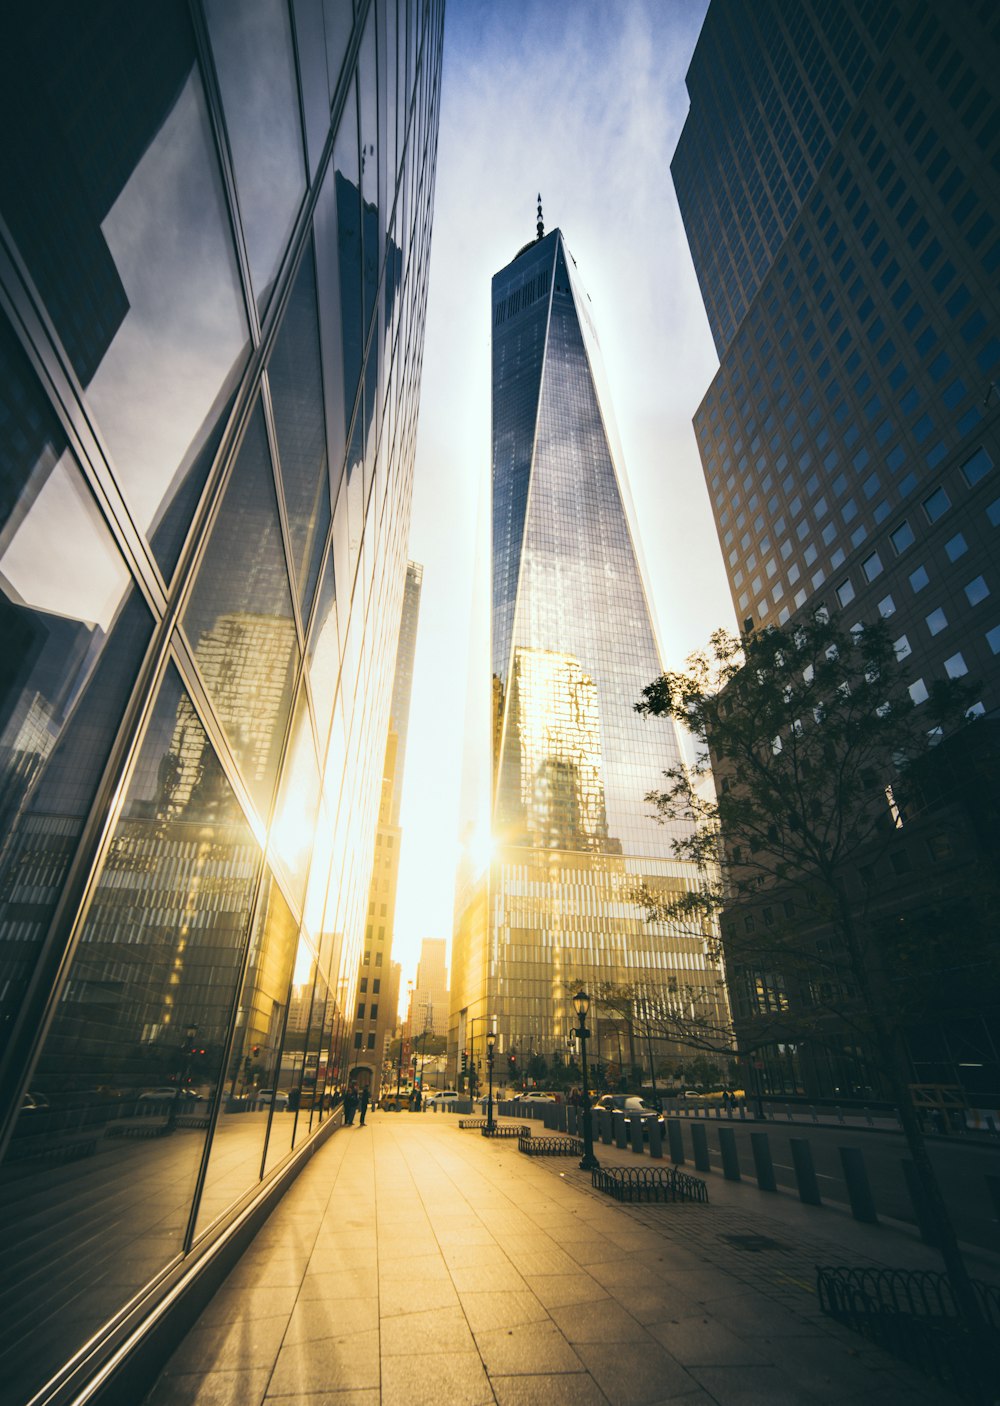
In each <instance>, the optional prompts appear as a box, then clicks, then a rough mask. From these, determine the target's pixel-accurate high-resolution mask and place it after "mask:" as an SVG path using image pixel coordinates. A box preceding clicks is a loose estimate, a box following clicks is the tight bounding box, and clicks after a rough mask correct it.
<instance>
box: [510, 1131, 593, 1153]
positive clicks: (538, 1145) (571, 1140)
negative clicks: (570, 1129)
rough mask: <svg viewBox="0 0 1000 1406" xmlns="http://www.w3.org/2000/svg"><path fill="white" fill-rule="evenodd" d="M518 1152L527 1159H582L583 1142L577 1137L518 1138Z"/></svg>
mask: <svg viewBox="0 0 1000 1406" xmlns="http://www.w3.org/2000/svg"><path fill="white" fill-rule="evenodd" d="M517 1150H518V1152H526V1153H527V1154H528V1156H529V1157H582V1156H583V1140H582V1138H578V1137H531V1136H530V1134H529V1135H528V1136H527V1137H519V1138H518V1140H517Z"/></svg>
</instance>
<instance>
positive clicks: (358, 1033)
mask: <svg viewBox="0 0 1000 1406" xmlns="http://www.w3.org/2000/svg"><path fill="white" fill-rule="evenodd" d="M363 1039H364V1035H363V1033H362V1032H361V1031H360V1030H356V1031H355V1032H354V1048H355V1049H356V1050H360V1048H361V1041H362V1040H363Z"/></svg>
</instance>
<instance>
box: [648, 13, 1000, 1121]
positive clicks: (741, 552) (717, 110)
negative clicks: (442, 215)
mask: <svg viewBox="0 0 1000 1406" xmlns="http://www.w3.org/2000/svg"><path fill="white" fill-rule="evenodd" d="M998 63H1000V26H998V23H997V16H996V13H995V8H994V7H993V6H991V5H988V4H984V3H976V2H975V0H957V3H955V4H951V5H948V6H941V5H933V4H928V3H924V0H896V3H892V4H879V5H873V4H868V3H863V0H842V2H841V3H836V4H833V3H827V0H802V3H798V4H795V5H791V4H785V3H782V2H781V0H766V2H765V3H761V4H756V5H753V6H747V5H743V4H740V3H738V0H712V4H711V6H710V8H709V11H708V15H707V18H706V21H705V26H704V29H703V31H702V34H701V36H700V38H699V41H698V45H697V48H696V51H695V54H694V57H693V59H692V62H691V67H690V70H689V73H688V79H687V82H688V88H689V92H690V97H691V110H690V114H689V116H688V119H687V122H686V124H685V127H684V131H683V133H682V136H681V138H680V141H679V143H678V147H677V152H676V154H675V156H674V160H673V164H672V167H671V170H672V174H673V177H674V184H675V187H676V190H677V195H678V199H679V202H680V207H681V212H682V215H683V219H684V223H685V228H686V230H687V233H688V239H689V243H690V246H691V251H692V254H693V257H694V262H695V267H696V270H697V274H698V278H699V282H700V284H701V288H702V292H703V296H704V299H705V306H706V311H707V313H708V317H709V322H710V324H711V328H712V333H713V336H714V337H715V341H716V346H717V348H718V351H719V356H720V361H721V364H720V368H719V372H718V374H717V375H716V377H715V379H714V381H713V382H712V385H711V386H710V387H709V389H708V391H707V393H706V395H705V398H704V400H703V401H702V404H701V405H700V406H699V408H698V410H697V413H696V415H695V419H694V425H695V431H696V435H697V439H698V447H699V451H700V454H701V458H702V463H703V465H704V471H705V478H706V481H707V484H708V488H709V493H710V496H711V500H712V504H713V510H714V513H715V520H716V526H717V530H718V534H719V539H720V542H721V544H722V548H723V554H724V557H725V561H726V569H727V572H728V576H729V583H730V589H731V591H732V598H733V603H734V606H735V608H736V612H737V617H738V619H739V620H740V622H741V626H742V629H743V630H744V631H747V632H749V631H753V630H760V629H761V628H762V627H765V626H768V625H783V624H784V623H785V622H787V621H792V622H794V621H795V620H796V619H797V618H801V617H802V616H803V615H804V614H805V613H806V612H812V611H815V610H817V609H818V608H821V607H825V608H826V609H828V610H829V611H831V612H839V613H840V615H841V618H842V620H843V622H844V624H845V625H847V626H849V627H853V626H855V625H863V624H864V623H865V622H866V621H873V620H876V619H878V618H879V617H881V618H882V619H884V620H886V621H888V622H889V625H890V628H891V630H892V633H893V638H894V641H895V646H896V651H897V654H898V655H899V657H900V658H905V659H906V660H907V662H908V666H909V670H910V674H911V677H912V683H911V686H910V693H911V696H912V698H913V701H914V703H915V705H916V706H917V707H921V706H922V705H923V704H924V703H925V702H926V701H927V699H928V696H929V689H930V685H931V684H932V682H933V680H935V679H937V678H944V677H951V678H965V679H968V680H969V681H972V680H975V681H977V683H976V689H975V691H974V694H973V698H974V703H973V707H972V712H973V713H974V714H976V715H982V716H985V717H987V718H988V717H989V716H990V715H991V714H995V710H996V709H997V706H998V704H1000V572H998V568H997V562H998V559H1000V551H998V543H1000V539H998V537H997V533H998V530H1000V467H998V466H1000V386H998V384H997V381H998V377H1000V330H998V329H1000V281H998V274H1000V223H998V221H1000V215H998V211H1000V181H998V163H1000V103H998V95H997V88H996V73H997V66H998ZM928 727H929V728H930V724H928ZM977 727H978V725H977ZM976 731H977V729H976V728H973V729H972V732H974V733H975V732H976ZM994 732H995V727H990V725H989V724H988V723H986V722H984V723H983V724H982V728H981V729H980V730H979V731H978V733H977V739H976V742H975V744H974V750H975V751H976V752H977V753H978V754H980V761H979V763H978V764H977V765H976V766H971V765H970V764H969V760H968V756H967V754H966V753H965V749H966V747H967V746H968V745H969V744H968V741H963V742H961V743H959V742H958V739H957V738H956V739H955V745H956V746H958V747H959V749H960V751H961V755H958V754H956V758H955V765H954V766H953V767H952V768H951V770H952V773H953V775H954V776H955V777H959V776H961V777H962V778H963V781H962V784H961V786H960V787H958V786H957V785H956V786H955V787H953V788H952V792H951V794H950V795H949V796H947V797H946V795H945V791H944V790H942V789H941V788H940V787H938V788H937V792H936V794H937V803H938V804H939V805H940V806H941V807H942V808H941V809H940V810H939V811H937V812H936V811H934V809H933V807H932V808H930V809H926V808H925V810H924V813H923V814H922V817H921V819H920V822H919V824H903V825H902V826H901V827H899V835H898V853H897V854H896V859H895V865H890V864H889V863H888V862H885V861H884V862H883V868H884V872H882V869H880V870H879V872H877V873H874V874H872V875H869V876H867V877H866V882H868V883H869V884H871V883H874V884H876V885H879V886H881V887H884V890H885V893H886V895H887V898H886V903H887V904H889V906H892V904H898V902H899V901H900V900H899V897H898V893H897V890H899V889H900V888H901V887H902V885H903V884H904V883H905V885H906V886H907V890H908V899H907V901H908V902H909V903H910V904H911V905H912V904H913V902H914V900H915V895H918V893H919V891H920V886H921V885H924V886H925V887H926V889H927V891H928V892H929V891H930V890H931V889H933V890H934V892H935V893H937V894H939V895H940V893H941V892H947V891H949V884H950V885H951V891H952V892H955V893H959V892H961V891H962V889H963V888H964V886H965V884H966V882H967V878H968V875H967V873H965V872H964V869H963V866H967V864H968V861H969V860H970V859H971V858H972V857H973V856H974V855H976V854H978V855H979V856H980V858H982V859H983V860H984V861H985V862H987V863H988V862H989V856H990V855H991V854H994V853H995V839H991V838H990V833H989V823H988V815H989V812H990V810H991V806H990V805H989V804H988V803H987V802H986V798H985V797H983V796H978V797H977V796H976V795H974V794H973V792H974V791H975V780H974V778H975V776H976V775H977V774H978V775H979V776H980V777H981V778H983V781H982V783H981V784H984V785H985V778H986V777H988V776H991V775H995V748H996V743H995V740H994V741H992V742H991V741H990V739H991V738H992V736H993V733H994ZM951 746H952V744H951V743H946V744H945V748H943V749H942V750H943V751H947V749H948V748H950V747H951ZM984 748H985V750H986V753H990V754H992V755H993V757H994V760H993V762H990V761H989V759H988V757H987V756H986V755H985V754H983V753H982V750H981V749H984ZM944 770H945V768H943V767H942V768H941V771H942V772H943V771H944ZM993 810H994V813H995V808H993ZM935 816H936V817H937V818H936V819H935ZM963 817H964V818H963ZM949 835H950V836H951V838H950V839H949V838H948V836H949ZM958 837H962V838H958ZM904 874H905V875H908V876H909V877H907V878H906V879H905V880H901V879H900V876H901V875H904ZM949 874H951V876H952V877H951V878H949ZM917 875H919V876H920V877H919V878H918V877H917ZM893 893H897V896H896V897H895V898H892V897H891V895H892V894H893ZM919 902H920V900H919V898H917V899H916V903H917V906H918V907H919ZM731 975H732V973H731ZM738 986H739V984H738V982H735V981H734V985H733V998H734V1013H735V1015H736V1018H737V1021H738V1022H739V1020H740V1019H741V1017H748V1016H749V1015H750V1014H751V1013H752V1011H753V1009H754V1007H753V1001H752V997H751V996H746V998H745V999H744V997H742V996H741V995H740V991H739V989H738ZM997 1009H998V1006H997V992H996V990H995V987H994V988H992V989H991V988H988V987H985V986H984V985H983V984H982V983H978V984H977V978H976V976H975V973H974V972H973V973H971V974H970V979H969V981H968V982H966V984H965V987H964V992H963V994H962V995H961V996H960V997H959V998H958V999H957V1003H956V1004H955V1006H954V1008H953V1010H952V1012H951V1013H950V1014H949V1013H947V1012H945V1011H942V1012H941V1017H942V1018H941V1021H940V1022H939V1024H938V1026H937V1027H936V1031H935V1032H934V1033H933V1035H932V1034H929V1033H928V1029H927V1028H925V1029H924V1031H923V1034H922V1036H921V1040H920V1042H918V1043H915V1044H914V1045H913V1046H912V1047H911V1053H912V1055H913V1059H914V1067H915V1082H920V1083H924V1084H927V1085H931V1084H934V1083H937V1084H941V1085H949V1086H956V1087H957V1086H959V1085H961V1086H962V1087H963V1088H964V1090H965V1093H966V1095H967V1096H968V1099H969V1101H970V1102H973V1103H974V1102H976V1100H978V1099H981V1098H984V1097H986V1096H987V1094H988V1095H989V1097H991V1098H992V1097H996V1096H997V1094H998V1093H1000V1058H998V1035H997ZM952 1016H954V1018H952ZM849 1045H850V1041H847V1042H846V1043H845V1044H844V1045H843V1046H842V1047H841V1048H838V1049H831V1048H826V1049H824V1050H819V1049H814V1050H813V1051H811V1052H809V1053H808V1054H807V1053H806V1052H804V1051H800V1052H799V1054H800V1055H801V1056H802V1058H801V1059H800V1060H798V1062H797V1061H796V1060H795V1059H780V1060H779V1059H777V1058H775V1059H774V1060H773V1061H771V1062H770V1063H769V1066H768V1069H767V1072H766V1078H767V1080H768V1082H769V1083H770V1085H771V1087H772V1088H774V1089H775V1090H786V1089H787V1090H788V1091H790V1092H794V1091H796V1090H797V1089H799V1090H801V1089H802V1088H806V1089H808V1091H809V1092H810V1093H813V1094H831V1095H832V1094H835V1093H843V1092H845V1091H852V1090H853V1091H871V1090H872V1089H873V1088H877V1086H878V1075H877V1071H874V1070H873V1069H872V1068H871V1064H870V1060H868V1057H867V1055H866V1054H865V1052H863V1051H858V1050H857V1049H855V1048H853V1047H850V1048H849V1047H848V1046H849ZM931 1047H933V1053H929V1051H930V1050H931Z"/></svg>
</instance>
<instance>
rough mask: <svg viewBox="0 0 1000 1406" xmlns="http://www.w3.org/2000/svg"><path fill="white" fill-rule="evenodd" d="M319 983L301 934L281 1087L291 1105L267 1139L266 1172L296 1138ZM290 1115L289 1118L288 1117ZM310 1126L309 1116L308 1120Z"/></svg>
mask: <svg viewBox="0 0 1000 1406" xmlns="http://www.w3.org/2000/svg"><path fill="white" fill-rule="evenodd" d="M315 984H316V954H315V953H314V951H313V949H312V945H311V944H310V942H309V941H308V939H307V938H306V937H305V935H304V934H301V933H300V934H299V940H298V946H297V949H296V954H295V966H294V968H293V971H292V987H291V994H290V996H289V999H288V1019H287V1021H286V1024H285V1038H284V1044H283V1046H282V1053H281V1070H280V1074H279V1076H278V1085H279V1086H280V1087H281V1088H282V1089H284V1090H286V1091H287V1099H288V1102H287V1106H286V1108H285V1110H284V1111H283V1112H282V1115H281V1117H279V1118H275V1119H273V1120H272V1123H271V1131H270V1133H269V1134H268V1139H267V1159H266V1163H265V1172H270V1171H271V1170H272V1168H274V1167H276V1166H277V1165H278V1163H279V1162H280V1161H281V1159H282V1158H283V1157H287V1155H288V1153H289V1152H290V1151H291V1148H292V1145H293V1143H294V1141H295V1139H296V1125H297V1123H298V1120H299V1115H300V1112H301V1111H302V1109H301V1103H302V1096H303V1094H302V1091H303V1081H304V1078H305V1070H306V1046H307V1043H308V1039H309V1026H310V1021H311V1019H312V1003H313V989H314V987H315ZM286 1113H287V1114H288V1115H290V1116H287V1117H286V1116H285V1114H286ZM305 1123H306V1126H308V1115H307V1116H306V1119H305Z"/></svg>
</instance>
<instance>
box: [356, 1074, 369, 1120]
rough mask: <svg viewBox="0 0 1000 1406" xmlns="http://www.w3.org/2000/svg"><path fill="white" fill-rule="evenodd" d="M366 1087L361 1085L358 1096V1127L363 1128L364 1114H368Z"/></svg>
mask: <svg viewBox="0 0 1000 1406" xmlns="http://www.w3.org/2000/svg"><path fill="white" fill-rule="evenodd" d="M368 1096H369V1095H368V1085H367V1084H362V1085H361V1092H360V1093H359V1094H358V1127H359V1128H363V1127H364V1126H365V1114H366V1113H367V1112H368Z"/></svg>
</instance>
